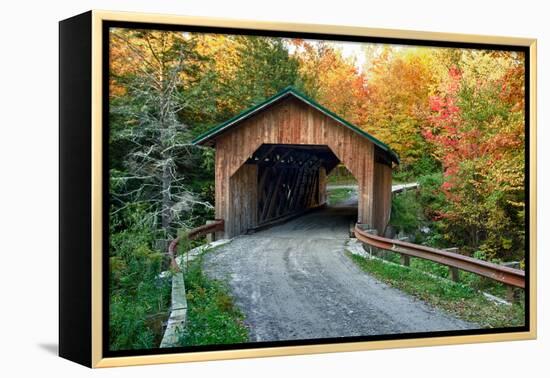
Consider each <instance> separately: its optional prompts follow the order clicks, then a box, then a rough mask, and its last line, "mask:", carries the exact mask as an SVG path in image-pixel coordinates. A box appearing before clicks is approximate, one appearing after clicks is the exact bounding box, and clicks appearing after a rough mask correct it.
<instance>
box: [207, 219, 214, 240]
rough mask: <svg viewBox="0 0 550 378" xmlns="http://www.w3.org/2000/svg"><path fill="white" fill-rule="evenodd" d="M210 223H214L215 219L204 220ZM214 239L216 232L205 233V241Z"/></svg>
mask: <svg viewBox="0 0 550 378" xmlns="http://www.w3.org/2000/svg"><path fill="white" fill-rule="evenodd" d="M212 223H216V221H215V220H207V221H206V224H207V225H208V224H212ZM214 240H216V232H211V233H209V234H206V242H207V243H212V242H213V241H214Z"/></svg>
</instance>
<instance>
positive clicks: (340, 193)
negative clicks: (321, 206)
mask: <svg viewBox="0 0 550 378" xmlns="http://www.w3.org/2000/svg"><path fill="white" fill-rule="evenodd" d="M353 191H354V190H353V189H348V188H334V189H329V190H328V199H327V200H328V204H329V205H337V204H339V203H341V202H344V201H345V200H347V199H348V198H350V196H351V195H352V194H353Z"/></svg>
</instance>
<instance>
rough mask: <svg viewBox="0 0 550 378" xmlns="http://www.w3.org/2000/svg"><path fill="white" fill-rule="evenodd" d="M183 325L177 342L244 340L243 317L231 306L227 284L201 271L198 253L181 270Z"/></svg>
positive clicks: (200, 343) (245, 340)
mask: <svg viewBox="0 0 550 378" xmlns="http://www.w3.org/2000/svg"><path fill="white" fill-rule="evenodd" d="M185 287H186V292H187V324H186V327H185V330H184V332H183V334H182V336H181V339H180V343H181V345H185V346H189V345H213V344H237V343H243V342H247V341H248V329H247V328H246V327H245V325H244V323H243V319H244V316H243V314H242V313H241V312H240V311H239V309H238V308H236V307H235V305H234V303H233V299H232V298H231V296H230V295H229V290H228V288H227V286H226V285H225V284H224V283H223V282H221V281H218V280H213V279H211V278H209V277H207V276H206V274H204V272H203V270H202V255H201V256H199V257H198V258H197V259H196V260H193V261H192V262H191V263H190V264H189V267H188V269H187V271H186V273H185Z"/></svg>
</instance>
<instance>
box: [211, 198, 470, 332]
mask: <svg viewBox="0 0 550 378" xmlns="http://www.w3.org/2000/svg"><path fill="white" fill-rule="evenodd" d="M349 204H350V203H349V202H346V203H345V204H344V205H342V206H339V207H329V208H326V209H323V210H319V211H315V212H312V213H309V214H307V215H304V216H302V217H300V218H297V219H294V220H292V221H290V222H287V223H285V224H282V225H279V226H275V227H272V228H270V229H267V230H264V231H260V232H257V233H255V234H252V235H243V236H239V237H237V238H235V239H234V240H233V241H232V242H231V243H229V244H227V245H225V246H223V247H221V248H220V249H217V250H215V251H213V252H211V253H208V254H206V255H205V258H204V261H203V264H204V269H205V271H206V273H207V274H208V275H209V276H211V277H213V278H217V279H220V280H224V281H225V282H227V283H228V284H229V287H230V289H231V292H232V295H233V297H234V299H235V303H236V305H237V306H238V307H239V308H240V309H241V310H242V312H243V313H244V314H245V317H246V319H245V323H246V325H247V327H248V328H249V330H250V339H251V340H250V341H279V340H295V339H315V338H329V337H342V336H361V335H383V334H392V333H409V332H425V331H440V330H458V329H467V328H474V327H475V326H474V325H472V324H469V323H466V322H464V321H462V320H459V319H456V318H453V317H452V316H450V315H448V314H446V313H444V312H442V311H441V310H438V309H435V308H433V307H431V306H429V305H427V304H426V303H424V302H422V301H419V300H417V299H415V298H413V297H412V296H409V295H407V294H405V293H403V292H401V291H399V290H397V289H394V288H391V287H389V286H387V285H386V284H384V283H382V282H380V281H378V280H376V279H374V278H373V277H371V276H369V275H368V274H366V273H364V272H363V271H361V270H360V269H359V268H358V267H357V266H356V265H355V264H354V263H353V262H352V261H351V260H350V259H349V257H348V256H346V255H345V253H344V247H345V244H346V241H347V240H348V232H349V226H350V222H351V221H352V220H353V216H354V214H355V211H356V207H351V206H347V205H349Z"/></svg>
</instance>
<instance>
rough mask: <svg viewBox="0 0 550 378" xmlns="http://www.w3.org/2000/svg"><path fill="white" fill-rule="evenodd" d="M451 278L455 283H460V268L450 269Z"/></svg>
mask: <svg viewBox="0 0 550 378" xmlns="http://www.w3.org/2000/svg"><path fill="white" fill-rule="evenodd" d="M449 278H450V279H451V280H453V281H454V282H459V281H460V273H459V270H458V268H455V267H452V266H450V267H449Z"/></svg>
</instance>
